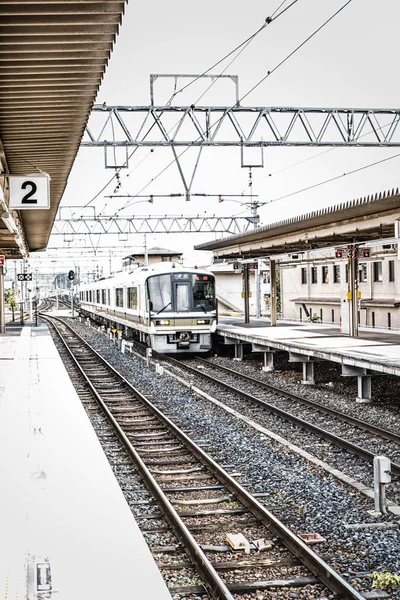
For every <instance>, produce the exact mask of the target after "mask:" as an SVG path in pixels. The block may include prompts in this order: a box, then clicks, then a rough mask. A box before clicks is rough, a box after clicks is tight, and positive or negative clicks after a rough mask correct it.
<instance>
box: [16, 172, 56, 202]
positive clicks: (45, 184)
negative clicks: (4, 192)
mask: <svg viewBox="0 0 400 600" xmlns="http://www.w3.org/2000/svg"><path fill="white" fill-rule="evenodd" d="M9 181H10V204H9V207H10V208H13V209H18V210H27V209H42V210H43V209H48V208H50V177H49V176H48V175H36V174H35V175H10V176H9Z"/></svg>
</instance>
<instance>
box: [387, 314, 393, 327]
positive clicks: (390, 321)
mask: <svg viewBox="0 0 400 600" xmlns="http://www.w3.org/2000/svg"><path fill="white" fill-rule="evenodd" d="M387 315H388V329H391V328H392V315H391V314H390V313H388V314H387Z"/></svg>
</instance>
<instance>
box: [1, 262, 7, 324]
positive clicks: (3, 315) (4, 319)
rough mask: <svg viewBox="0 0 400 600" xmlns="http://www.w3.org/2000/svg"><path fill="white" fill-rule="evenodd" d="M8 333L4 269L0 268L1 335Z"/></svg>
mask: <svg viewBox="0 0 400 600" xmlns="http://www.w3.org/2000/svg"><path fill="white" fill-rule="evenodd" d="M5 332H6V315H5V302H4V267H3V265H1V266H0V333H5Z"/></svg>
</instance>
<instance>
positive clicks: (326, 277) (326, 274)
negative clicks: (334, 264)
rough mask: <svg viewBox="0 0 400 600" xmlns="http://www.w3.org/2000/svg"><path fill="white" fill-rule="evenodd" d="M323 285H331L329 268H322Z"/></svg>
mask: <svg viewBox="0 0 400 600" xmlns="http://www.w3.org/2000/svg"><path fill="white" fill-rule="evenodd" d="M322 283H329V272H328V267H327V266H324V267H322Z"/></svg>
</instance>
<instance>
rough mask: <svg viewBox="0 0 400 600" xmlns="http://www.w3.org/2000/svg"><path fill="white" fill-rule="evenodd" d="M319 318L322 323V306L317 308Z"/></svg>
mask: <svg viewBox="0 0 400 600" xmlns="http://www.w3.org/2000/svg"><path fill="white" fill-rule="evenodd" d="M319 318H320V319H321V323H322V308H320V309H319Z"/></svg>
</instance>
